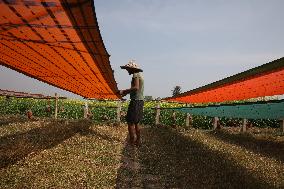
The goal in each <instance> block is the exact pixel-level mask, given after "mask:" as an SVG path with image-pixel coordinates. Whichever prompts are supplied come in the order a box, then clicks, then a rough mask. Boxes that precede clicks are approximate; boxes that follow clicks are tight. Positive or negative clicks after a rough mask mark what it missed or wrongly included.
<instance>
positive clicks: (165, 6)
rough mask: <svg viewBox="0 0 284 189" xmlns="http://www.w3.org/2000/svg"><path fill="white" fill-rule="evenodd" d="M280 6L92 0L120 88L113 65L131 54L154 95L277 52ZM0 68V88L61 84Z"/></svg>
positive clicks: (121, 83) (49, 90) (126, 80)
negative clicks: (48, 83)
mask: <svg viewBox="0 0 284 189" xmlns="http://www.w3.org/2000/svg"><path fill="white" fill-rule="evenodd" d="M283 7H284V1H283V0H270V1H267V0H235V1H233V0H206V1H205V0H203V1H201V0H140V1H138V0H119V1H118V0H107V1H106V0H95V8H96V13H97V18H98V22H99V26H100V30H101V34H102V37H103V40H104V42H105V46H106V48H107V50H108V52H109V54H110V55H111V58H110V60H111V65H112V68H113V69H114V70H115V78H116V81H117V82H118V87H119V88H121V89H124V88H127V87H129V85H130V76H129V75H128V74H127V73H126V72H125V71H124V70H121V69H120V67H119V66H120V65H123V64H126V63H127V62H128V60H129V59H135V60H136V61H137V63H138V64H139V65H140V66H141V67H142V68H143V69H144V73H143V74H144V77H145V95H152V96H154V97H166V96H170V95H171V90H172V89H173V87H174V86H176V85H179V86H181V88H182V91H188V90H191V89H194V88H196V87H200V86H202V85H205V84H208V83H211V82H214V81H216V80H220V79H223V78H225V77H228V76H230V75H233V74H236V73H239V72H241V71H245V70H247V69H250V68H253V67H256V66H259V65H262V64H264V63H267V62H270V61H272V60H274V59H278V58H281V57H283V56H284V37H283V34H284V23H283V18H284V11H283ZM0 75H1V81H0V88H1V89H14V90H20V91H27V92H39V93H44V94H53V93H54V92H55V91H59V90H57V89H55V88H53V87H50V86H48V85H46V84H43V83H41V82H38V81H35V80H33V79H30V78H27V77H25V76H22V75H21V74H17V73H15V72H14V71H8V69H6V68H3V67H0ZM7 81H9V82H7ZM59 93H61V94H63V95H67V96H70V94H68V93H65V92H62V91H60V92H59ZM71 96H72V95H71Z"/></svg>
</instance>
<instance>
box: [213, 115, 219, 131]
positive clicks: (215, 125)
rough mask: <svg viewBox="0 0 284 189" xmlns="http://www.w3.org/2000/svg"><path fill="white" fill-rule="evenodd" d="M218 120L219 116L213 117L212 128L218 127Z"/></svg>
mask: <svg viewBox="0 0 284 189" xmlns="http://www.w3.org/2000/svg"><path fill="white" fill-rule="evenodd" d="M218 121H219V118H218V117H214V118H213V130H216V129H217V127H218Z"/></svg>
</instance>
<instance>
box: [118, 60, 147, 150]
mask: <svg viewBox="0 0 284 189" xmlns="http://www.w3.org/2000/svg"><path fill="white" fill-rule="evenodd" d="M120 67H121V69H125V70H127V71H128V73H129V75H131V74H132V75H133V76H132V81H131V87H130V88H129V89H125V90H121V91H120V95H121V96H125V95H127V94H130V103H129V106H128V111H127V115H126V121H127V124H128V132H129V138H130V144H132V145H134V144H135V145H137V146H140V145H141V136H140V126H139V125H138V124H139V122H140V121H141V120H142V117H143V105H144V96H143V93H144V79H143V76H142V74H141V72H143V70H142V69H140V68H139V66H138V65H137V64H136V63H135V62H134V60H131V61H129V62H128V64H126V65H125V66H120Z"/></svg>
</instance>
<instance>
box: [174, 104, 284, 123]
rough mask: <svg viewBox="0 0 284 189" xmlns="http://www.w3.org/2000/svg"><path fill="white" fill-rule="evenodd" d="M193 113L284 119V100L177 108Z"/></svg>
mask: <svg viewBox="0 0 284 189" xmlns="http://www.w3.org/2000/svg"><path fill="white" fill-rule="evenodd" d="M176 110H178V111H182V112H186V113H190V114H193V115H203V116H210V117H228V118H246V119H284V101H283V100H282V101H275V102H272V101H271V102H268V103H262V104H260V103H252V104H233V105H223V106H222V105H220V106H205V107H192V108H190V107H188V108H187V107H186V108H176Z"/></svg>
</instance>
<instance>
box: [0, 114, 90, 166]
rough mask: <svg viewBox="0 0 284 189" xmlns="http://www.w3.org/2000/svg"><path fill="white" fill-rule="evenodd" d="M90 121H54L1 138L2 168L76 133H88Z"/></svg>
mask: <svg viewBox="0 0 284 189" xmlns="http://www.w3.org/2000/svg"><path fill="white" fill-rule="evenodd" d="M91 124H92V122H90V121H85V120H84V121H83V120H79V121H72V122H68V121H64V120H62V121H52V122H51V123H49V124H46V125H45V126H43V127H40V128H35V129H32V130H29V131H27V132H24V133H16V134H13V135H8V136H4V137H1V138H0V168H4V167H7V166H9V165H11V164H14V163H16V162H17V161H19V160H21V159H23V158H25V157H26V156H28V155H29V154H31V153H36V152H39V151H42V150H45V149H49V148H52V147H54V146H56V145H58V144H60V143H62V142H63V141H65V140H67V139H68V138H71V137H72V136H74V135H75V134H76V133H88V130H89V127H90V126H91Z"/></svg>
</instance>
